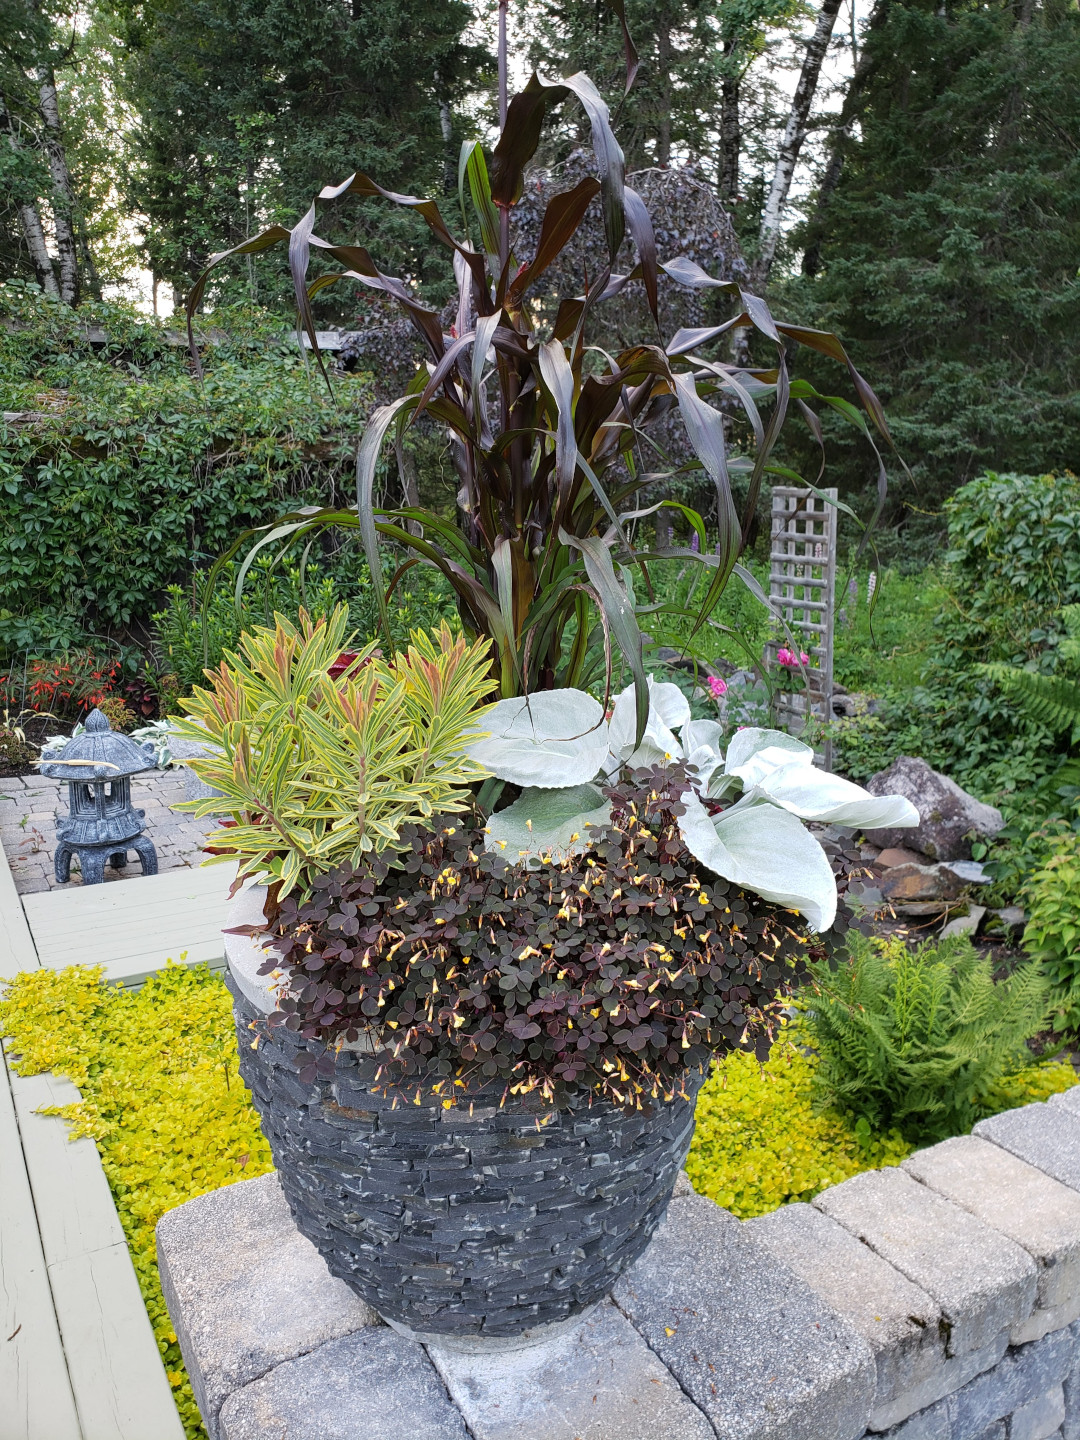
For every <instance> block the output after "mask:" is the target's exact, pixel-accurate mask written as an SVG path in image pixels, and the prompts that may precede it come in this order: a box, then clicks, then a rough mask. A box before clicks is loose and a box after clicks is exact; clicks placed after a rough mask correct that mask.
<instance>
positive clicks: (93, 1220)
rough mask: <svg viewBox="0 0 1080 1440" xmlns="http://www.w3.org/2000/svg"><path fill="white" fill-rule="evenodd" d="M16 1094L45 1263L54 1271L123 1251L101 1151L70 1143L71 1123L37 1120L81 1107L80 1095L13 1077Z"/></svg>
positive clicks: (67, 1084) (50, 1082)
mask: <svg viewBox="0 0 1080 1440" xmlns="http://www.w3.org/2000/svg"><path fill="white" fill-rule="evenodd" d="M11 1090H12V1094H13V1096H14V1099H15V1113H16V1115H17V1116H18V1120H19V1131H20V1133H21V1135H22V1143H23V1153H24V1154H25V1156H26V1165H27V1169H28V1170H29V1172H30V1178H31V1184H32V1185H33V1190H34V1208H35V1210H36V1211H37V1221H38V1229H39V1230H40V1232H41V1244H42V1248H43V1250H44V1252H45V1263H46V1264H47V1265H50V1266H51V1265H55V1264H56V1263H57V1262H58V1261H60V1260H70V1259H71V1258H72V1256H74V1255H84V1254H86V1253H87V1252H88V1251H91V1250H104V1249H105V1248H106V1247H107V1246H109V1245H118V1244H119V1245H122V1244H123V1243H124V1232H123V1230H122V1229H121V1227H120V1219H119V1217H118V1215H117V1213H116V1206H115V1205H114V1204H113V1199H112V1194H111V1192H110V1190H109V1182H108V1181H107V1180H106V1178H105V1172H104V1170H102V1168H101V1157H100V1156H99V1155H98V1151H97V1146H96V1145H95V1144H94V1142H93V1140H88V1139H82V1140H69V1139H68V1127H67V1122H66V1121H64V1120H62V1119H60V1118H59V1117H58V1116H56V1115H38V1114H35V1111H37V1110H38V1109H39V1108H41V1107H43V1106H51V1105H70V1104H72V1103H74V1102H76V1101H78V1099H79V1098H80V1097H79V1092H78V1089H77V1088H76V1087H75V1086H74V1085H72V1083H71V1081H70V1080H64V1079H61V1078H60V1077H59V1076H57V1075H53V1074H45V1075H12V1077H11ZM73 1197H77V1200H78V1203H77V1204H73V1203H72V1199H73Z"/></svg>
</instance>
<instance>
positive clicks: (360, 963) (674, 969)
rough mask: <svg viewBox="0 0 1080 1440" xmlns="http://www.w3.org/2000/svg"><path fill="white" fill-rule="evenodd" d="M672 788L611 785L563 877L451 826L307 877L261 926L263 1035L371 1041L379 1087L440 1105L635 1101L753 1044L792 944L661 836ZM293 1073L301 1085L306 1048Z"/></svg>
mask: <svg viewBox="0 0 1080 1440" xmlns="http://www.w3.org/2000/svg"><path fill="white" fill-rule="evenodd" d="M686 783H687V782H686V778H685V772H683V771H682V770H681V768H680V767H671V768H669V769H657V770H653V771H640V772H637V773H636V775H635V776H634V777H632V778H631V779H630V780H626V781H623V782H621V783H620V784H617V785H614V786H611V787H609V788H608V789H607V791H606V795H607V797H608V799H609V800H610V802H611V806H612V812H611V818H610V823H609V825H607V826H606V827H605V828H604V829H603V830H601V831H599V832H598V833H597V836H596V838H595V839H594V842H593V846H592V849H591V850H590V851H588V852H586V853H585V854H581V853H572V854H570V855H568V856H567V857H566V858H565V859H564V860H563V861H562V863H557V862H555V861H554V860H553V861H552V862H551V863H550V864H547V865H544V866H542V867H538V868H536V869H528V868H525V867H523V866H520V865H510V864H508V863H507V861H506V859H505V858H504V857H503V856H502V855H501V854H500V853H499V852H498V850H497V849H496V850H485V849H484V843H485V836H484V832H483V831H480V830H476V829H472V828H471V827H468V826H462V825H461V824H459V823H457V822H455V821H453V820H451V821H450V822H449V823H445V824H440V825H437V826H435V825H433V826H431V827H429V828H426V829H424V830H419V829H417V830H413V831H411V832H410V834H409V845H408V848H407V849H406V850H405V852H404V854H403V855H402V857H401V858H400V859H399V860H397V861H396V862H395V863H394V864H393V865H392V866H391V865H390V864H388V863H387V862H386V861H385V860H383V859H381V858H377V857H376V858H370V859H368V858H365V860H364V861H363V862H362V864H360V865H358V866H356V867H344V868H342V869H341V870H338V871H336V872H334V873H333V874H330V875H325V876H319V877H317V878H316V879H315V881H314V890H313V894H312V896H311V898H310V899H309V900H306V901H305V900H301V899H297V898H291V897H290V898H289V899H287V900H285V901H284V902H283V903H282V906H281V909H280V912H279V914H278V916H277V919H276V921H275V923H274V925H273V926H272V929H271V934H272V935H273V937H274V943H273V948H272V949H271V951H270V958H269V959H268V960H267V961H266V963H265V965H264V967H263V968H264V973H270V972H272V971H274V970H275V969H279V968H280V969H283V970H284V971H285V974H286V983H285V992H286V993H285V994H284V998H283V999H282V1000H281V1001H280V1002H279V1004H280V1008H279V1010H278V1012H277V1013H275V1014H274V1015H272V1016H271V1017H270V1024H271V1025H282V1024H283V1025H287V1026H288V1027H289V1028H290V1029H294V1030H298V1031H299V1032H300V1033H301V1034H302V1035H304V1036H305V1037H309V1038H319V1039H322V1040H334V1039H337V1038H339V1037H344V1038H346V1039H349V1040H352V1039H355V1038H356V1037H357V1036H359V1035H360V1034H367V1035H370V1036H371V1037H373V1038H374V1039H375V1040H376V1041H378V1042H379V1043H381V1044H382V1045H383V1046H384V1047H385V1049H384V1052H383V1053H384V1057H385V1058H384V1063H383V1066H382V1077H383V1081H384V1083H385V1085H386V1087H387V1088H388V1089H389V1088H393V1089H395V1090H399V1091H408V1090H410V1089H411V1090H413V1091H417V1090H419V1089H420V1088H432V1089H434V1090H435V1091H436V1092H443V1093H445V1094H446V1095H447V1097H448V1103H451V1098H452V1097H453V1096H454V1095H455V1094H457V1093H462V1094H467V1093H468V1091H469V1089H470V1088H473V1086H474V1084H475V1083H484V1082H491V1081H504V1082H505V1084H506V1086H507V1089H508V1090H511V1089H512V1090H513V1091H515V1092H518V1093H523V1092H527V1091H532V1090H539V1091H541V1092H542V1093H543V1095H544V1096H545V1098H554V1099H556V1100H558V1099H559V1098H560V1097H561V1096H562V1095H564V1094H566V1093H568V1092H574V1091H580V1090H592V1091H593V1092H595V1093H597V1094H600V1095H603V1096H605V1097H607V1098H610V1099H612V1100H615V1101H617V1102H618V1103H620V1104H635V1103H636V1104H640V1097H641V1096H643V1095H652V1096H656V1095H660V1094H663V1095H665V1096H670V1095H671V1094H673V1093H675V1092H678V1091H681V1090H682V1088H683V1086H684V1084H685V1079H686V1076H687V1074H688V1072H691V1071H699V1070H700V1069H701V1068H702V1067H703V1066H705V1065H706V1064H707V1063H708V1061H709V1059H710V1057H711V1056H712V1055H713V1054H714V1053H716V1052H720V1051H726V1050H731V1049H735V1048H736V1047H739V1046H757V1047H765V1048H767V1045H768V1041H769V1038H770V1032H771V1030H772V1028H773V1026H774V1023H775V1021H776V1018H777V1016H778V1013H779V1001H778V996H779V995H780V994H782V993H784V992H786V990H787V989H788V988H789V987H790V986H791V985H792V984H794V983H796V982H797V981H798V980H799V978H800V976H801V974H802V973H803V962H804V956H805V955H806V954H807V953H808V951H809V947H810V942H809V939H808V937H807V934H806V931H805V929H804V926H803V923H802V922H801V921H800V920H799V919H798V918H797V917H796V916H795V915H794V914H793V912H791V911H788V910H784V909H782V908H780V907H779V906H777V905H775V904H771V903H770V902H768V901H766V900H763V899H762V898H761V897H760V896H758V895H756V894H754V893H752V892H749V891H743V890H741V889H740V888H739V887H738V886H737V885H734V884H730V883H729V882H727V881H724V880H719V879H716V878H715V877H712V876H710V877H709V878H708V880H707V882H706V881H703V880H702V879H701V878H699V877H700V867H699V866H698V864H697V862H696V861H695V860H694V859H693V857H692V856H691V855H690V854H689V852H688V851H687V849H686V847H685V845H684V844H683V841H682V837H681V835H680V833H679V827H678V818H679V815H680V814H681V812H682V806H681V804H680V796H681V795H682V793H683V792H684V791H685V788H686ZM843 923H844V922H841V925H840V928H841V929H842V928H843ZM816 943H817V944H818V946H819V947H820V948H819V950H818V952H817V953H819V954H821V953H824V950H825V946H826V945H827V944H828V943H829V942H828V941H827V939H826V938H825V937H822V938H821V939H819V940H816ZM300 1063H301V1064H302V1065H303V1066H304V1067H305V1070H304V1073H306V1074H307V1075H308V1077H309V1078H310V1077H311V1076H313V1075H314V1074H315V1073H316V1058H315V1055H314V1053H311V1052H308V1053H307V1054H306V1055H305V1056H304V1057H303V1058H302V1060H301V1062H300ZM320 1063H328V1064H330V1065H332V1064H333V1060H332V1057H327V1061H326V1062H320Z"/></svg>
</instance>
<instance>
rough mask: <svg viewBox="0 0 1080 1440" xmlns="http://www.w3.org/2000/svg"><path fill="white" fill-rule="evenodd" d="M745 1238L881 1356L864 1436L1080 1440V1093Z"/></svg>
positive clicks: (847, 1186) (984, 1126)
mask: <svg viewBox="0 0 1080 1440" xmlns="http://www.w3.org/2000/svg"><path fill="white" fill-rule="evenodd" d="M743 1229H744V1232H745V1233H746V1234H748V1235H750V1236H751V1238H752V1239H753V1240H754V1242H755V1243H756V1244H758V1245H760V1246H761V1247H762V1248H764V1249H765V1250H767V1251H768V1252H769V1254H770V1255H771V1256H773V1257H774V1258H775V1259H776V1260H778V1261H780V1262H781V1263H783V1264H784V1265H785V1266H787V1267H788V1268H789V1269H791V1270H792V1271H794V1272H795V1274H797V1275H798V1276H800V1278H802V1279H803V1280H804V1281H805V1283H806V1284H807V1285H808V1286H809V1287H810V1288H811V1289H812V1290H813V1291H814V1292H815V1293H816V1294H817V1295H818V1296H819V1297H820V1298H821V1299H823V1300H825V1301H826V1303H827V1304H829V1305H830V1306H831V1308H832V1309H834V1310H835V1311H836V1312H837V1313H838V1314H839V1315H841V1316H842V1317H843V1318H844V1319H845V1320H846V1321H847V1322H848V1324H849V1325H850V1326H851V1327H852V1329H853V1330H854V1331H855V1332H856V1333H857V1334H858V1335H859V1337H860V1338H861V1339H862V1341H863V1342H864V1343H865V1344H866V1345H867V1347H868V1348H869V1350H870V1353H871V1355H872V1356H873V1362H874V1387H873V1394H872V1397H871V1399H870V1402H869V1411H868V1414H867V1417H866V1421H865V1431H864V1432H858V1431H852V1432H851V1433H852V1435H856V1434H859V1433H864V1434H865V1435H866V1436H867V1437H871V1436H875V1435H883V1436H886V1437H892V1440H1051V1437H1057V1440H1080V1090H1078V1091H1070V1092H1066V1093H1065V1094H1063V1095H1057V1096H1054V1097H1053V1099H1052V1100H1051V1101H1049V1102H1048V1103H1047V1104H1045V1105H1042V1104H1040V1105H1028V1106H1025V1107H1023V1108H1022V1109H1020V1110H1014V1111H1009V1112H1007V1113H1006V1114H1003V1115H998V1116H995V1117H994V1118H993V1119H991V1120H986V1121H983V1122H982V1123H981V1124H979V1125H977V1126H976V1127H975V1133H974V1134H972V1135H965V1136H961V1137H958V1138H956V1139H953V1140H946V1141H943V1142H942V1143H941V1144H940V1145H935V1146H932V1147H931V1148H929V1149H926V1150H921V1151H918V1152H917V1153H916V1154H914V1155H912V1156H910V1157H909V1159H908V1160H906V1161H905V1162H904V1164H903V1166H901V1167H900V1168H899V1169H888V1170H877V1171H869V1172H867V1173H865V1174H862V1175H857V1176H855V1177H854V1179H852V1180H848V1181H845V1182H844V1183H843V1184H842V1185H837V1186H834V1187H833V1188H832V1189H830V1190H826V1191H824V1192H823V1193H822V1194H821V1195H819V1196H818V1197H817V1199H816V1200H815V1201H814V1203H813V1204H812V1205H789V1206H785V1207H783V1208H782V1209H780V1210H776V1211H773V1212H772V1213H771V1214H769V1215H764V1216H761V1217H760V1218H759V1219H756V1220H751V1221H748V1222H747V1223H746V1224H745V1225H744V1227H743ZM838 1433H839V1432H838Z"/></svg>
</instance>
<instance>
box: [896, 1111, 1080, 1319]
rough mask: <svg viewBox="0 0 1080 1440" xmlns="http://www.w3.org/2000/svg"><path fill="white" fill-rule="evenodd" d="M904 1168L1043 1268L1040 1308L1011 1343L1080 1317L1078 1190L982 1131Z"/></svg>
mask: <svg viewBox="0 0 1080 1440" xmlns="http://www.w3.org/2000/svg"><path fill="white" fill-rule="evenodd" d="M903 1168H904V1169H905V1170H906V1171H907V1173H908V1174H909V1175H912V1176H914V1178H915V1179H916V1180H919V1181H921V1182H922V1183H923V1184H924V1185H928V1186H929V1187H930V1188H931V1189H932V1190H935V1191H937V1193H938V1194H939V1195H944V1196H945V1197H946V1198H947V1199H949V1200H952V1201H953V1202H954V1203H955V1204H957V1205H960V1206H961V1207H962V1208H963V1209H965V1210H968V1211H970V1212H971V1214H972V1215H977V1216H978V1218H979V1219H980V1220H982V1221H983V1222H984V1223H985V1224H987V1225H989V1226H990V1227H991V1228H992V1229H994V1230H997V1231H999V1232H1000V1233H1001V1234H1002V1235H1007V1236H1008V1237H1009V1239H1010V1240H1015V1241H1016V1243H1017V1244H1018V1245H1022V1246H1023V1248H1024V1249H1025V1250H1026V1251H1027V1252H1028V1254H1029V1255H1030V1256H1031V1257H1032V1259H1033V1260H1034V1261H1035V1263H1036V1264H1037V1265H1038V1267H1039V1281H1038V1290H1037V1293H1036V1308H1035V1309H1034V1311H1033V1312H1032V1314H1031V1315H1030V1316H1029V1317H1028V1319H1027V1320H1025V1321H1023V1322H1022V1323H1021V1324H1020V1326H1019V1327H1014V1329H1013V1332H1012V1336H1011V1339H1012V1343H1013V1344H1014V1345H1017V1344H1023V1343H1025V1342H1027V1341H1031V1340H1039V1339H1041V1338H1042V1336H1043V1335H1046V1334H1047V1333H1048V1332H1049V1331H1050V1330H1057V1329H1060V1328H1061V1327H1062V1326H1064V1325H1069V1324H1071V1323H1072V1321H1073V1320H1075V1319H1077V1317H1078V1316H1080V1195H1078V1194H1077V1192H1076V1191H1075V1190H1070V1189H1069V1187H1068V1186H1067V1185H1062V1184H1061V1183H1060V1181H1058V1180H1052V1179H1051V1178H1050V1176H1048V1175H1045V1174H1044V1173H1043V1172H1042V1171H1041V1170H1036V1169H1035V1168H1034V1167H1033V1166H1031V1165H1029V1164H1027V1162H1026V1161H1023V1160H1019V1159H1017V1157H1016V1156H1015V1155H1011V1154H1010V1153H1009V1152H1008V1151H1007V1150H1002V1149H1001V1148H1000V1146H997V1145H991V1144H990V1142H989V1141H988V1140H983V1139H980V1138H979V1137H978V1136H977V1135H960V1136H957V1137H956V1138H955V1139H952V1140H943V1141H942V1143H941V1144H940V1145H934V1146H931V1148H930V1149H928V1150H919V1151H917V1152H916V1154H914V1155H912V1156H910V1157H909V1158H908V1159H907V1160H905V1161H904V1166H903Z"/></svg>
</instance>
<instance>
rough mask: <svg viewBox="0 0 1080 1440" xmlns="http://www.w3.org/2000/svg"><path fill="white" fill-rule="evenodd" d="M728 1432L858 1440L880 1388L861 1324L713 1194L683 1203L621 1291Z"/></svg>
mask: <svg viewBox="0 0 1080 1440" xmlns="http://www.w3.org/2000/svg"><path fill="white" fill-rule="evenodd" d="M615 1301H616V1303H617V1304H618V1305H619V1307H620V1309H621V1310H622V1311H623V1312H624V1313H625V1314H626V1315H627V1316H629V1318H630V1320H631V1321H632V1322H633V1324H634V1326H635V1327H636V1329H638V1330H639V1331H640V1332H641V1334H642V1335H643V1336H644V1338H645V1340H646V1341H647V1343H648V1345H649V1347H650V1349H651V1350H653V1351H654V1352H655V1353H656V1354H657V1355H659V1357H660V1359H661V1360H662V1361H663V1362H664V1364H665V1365H666V1366H667V1367H668V1369H669V1370H671V1372H672V1374H673V1375H674V1376H675V1378H676V1380H678V1382H679V1384H680V1385H681V1386H682V1388H683V1390H685V1391H686V1393H687V1394H688V1395H689V1396H690V1398H691V1399H692V1400H693V1401H694V1402H695V1404H696V1405H698V1406H699V1407H700V1408H701V1409H702V1410H703V1411H704V1412H705V1414H706V1415H707V1416H708V1418H709V1420H710V1421H711V1422H712V1425H713V1428H714V1429H715V1431H716V1434H717V1437H718V1440H823V1437H824V1436H828V1437H829V1440H856V1437H859V1436H861V1435H862V1434H863V1432H864V1431H865V1429H866V1423H867V1420H868V1419H869V1417H870V1412H871V1409H872V1407H873V1401H874V1392H875V1387H876V1378H875V1365H874V1358H873V1355H872V1354H871V1351H870V1348H869V1346H868V1345H867V1344H866V1342H865V1341H864V1340H863V1339H862V1338H861V1337H860V1336H859V1335H858V1334H857V1333H856V1332H855V1330H854V1329H853V1328H852V1327H851V1326H850V1325H849V1324H848V1322H847V1321H846V1320H844V1319H842V1318H841V1317H840V1316H839V1315H837V1313H836V1312H835V1311H834V1310H832V1309H831V1308H830V1307H829V1306H827V1305H825V1304H824V1302H823V1301H822V1300H821V1299H820V1298H819V1297H818V1296H817V1295H816V1294H815V1293H814V1292H813V1291H812V1290H811V1289H810V1288H809V1286H807V1285H806V1284H805V1283H804V1282H803V1281H802V1280H800V1279H799V1278H798V1276H797V1275H795V1274H794V1273H793V1272H792V1271H791V1270H790V1269H789V1268H788V1267H787V1266H786V1265H784V1264H783V1263H782V1262H781V1261H779V1260H778V1259H777V1258H776V1257H775V1256H774V1255H773V1254H772V1253H771V1252H770V1251H768V1250H765V1249H763V1248H762V1247H761V1246H759V1245H757V1244H756V1243H755V1242H754V1241H753V1240H752V1239H751V1237H750V1236H749V1235H748V1234H747V1233H746V1230H745V1228H744V1227H743V1226H742V1225H741V1224H740V1223H739V1221H738V1220H736V1219H735V1217H734V1216H732V1215H730V1214H728V1212H727V1211H726V1210H721V1209H720V1208H719V1206H717V1205H714V1204H713V1202H712V1201H711V1200H707V1199H705V1198H704V1196H697V1195H694V1196H685V1197H683V1198H680V1199H678V1200H673V1201H672V1202H671V1205H670V1206H669V1208H668V1213H667V1218H666V1220H665V1221H664V1223H663V1224H662V1225H661V1226H660V1228H659V1229H658V1231H657V1233H656V1235H655V1236H654V1238H653V1240H652V1242H651V1244H650V1245H649V1248H648V1249H647V1250H646V1251H645V1253H644V1255H643V1256H642V1257H641V1259H640V1260H638V1261H637V1263H636V1264H635V1265H633V1266H632V1267H631V1269H630V1270H629V1271H628V1272H627V1274H626V1275H624V1276H623V1278H622V1279H621V1280H620V1281H619V1283H618V1284H617V1286H616V1287H615Z"/></svg>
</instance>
